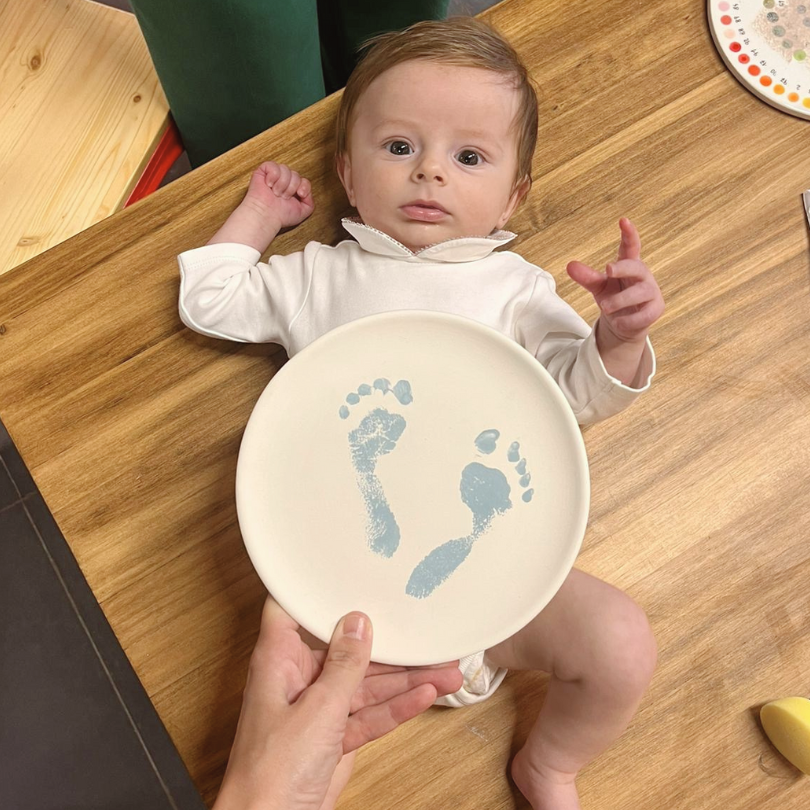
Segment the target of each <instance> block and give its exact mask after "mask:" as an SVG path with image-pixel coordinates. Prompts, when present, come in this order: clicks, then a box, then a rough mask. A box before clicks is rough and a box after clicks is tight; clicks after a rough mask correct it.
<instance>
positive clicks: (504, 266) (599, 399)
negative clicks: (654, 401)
mask: <svg viewBox="0 0 810 810" xmlns="http://www.w3.org/2000/svg"><path fill="white" fill-rule="evenodd" d="M343 226H344V228H346V230H347V231H348V232H349V233H350V234H351V235H352V236H353V237H354V238H355V240H357V241H353V240H346V241H344V242H340V243H339V244H338V245H336V246H334V247H331V246H329V245H324V244H321V243H320V242H310V243H309V244H307V245H306V247H305V248H304V249H303V250H302V251H299V252H297V253H292V254H290V255H288V256H278V255H272V256H270V258H269V260H268V262H267V263H263V262H261V261H260V259H261V256H260V254H259V251H258V250H256V249H255V248H252V247H249V246H247V245H241V244H235V243H226V244H215V245H208V246H206V247H201V248H197V249H195V250H189V251H186V252H185V253H182V254H180V256H179V257H178V262H179V264H180V274H181V282H180V306H179V308H180V317H181V318H182V320H183V323H185V324H186V325H187V326H189V327H190V328H191V329H194V330H195V331H197V332H201V333H202V334H204V335H210V336H212V337H217V338H225V339H227V340H236V341H241V342H250V343H278V344H281V345H282V346H283V347H284V348H285V349H286V350H287V353H288V355H289V356H291V357H292V356H293V355H294V354H296V353H297V352H298V351H300V350H301V349H303V348H304V347H305V346H307V345H308V344H309V343H311V342H312V341H313V340H315V339H316V338H318V337H320V336H321V335H323V334H325V333H326V332H328V331H329V330H331V329H334V328H336V327H338V326H341V325H343V324H344V323H348V322H349V321H353V320H356V319H358V318H362V317H365V316H367V315H374V314H377V313H381V312H391V311H395V310H409V309H417V310H429V311H433V312H445V313H448V314H451V315H461V316H463V317H467V318H471V319H473V320H475V321H478V322H479V323H482V324H485V325H486V326H490V327H492V328H493V329H497V330H498V331H499V332H501V333H502V334H504V335H506V336H507V337H509V338H511V339H512V340H515V341H516V342H517V343H519V344H520V345H521V346H523V347H524V348H525V349H527V350H528V351H530V352H531V353H532V354H533V355H534V356H535V357H536V358H537V359H538V360H539V361H540V362H541V363H542V364H543V366H545V368H546V370H547V371H548V372H549V373H550V374H551V376H552V377H553V378H554V379H555V380H556V382H557V384H558V385H559V387H560V389H561V390H562V392H563V394H564V395H565V397H566V399H567V400H568V402H569V404H570V405H571V408H572V410H573V412H574V414H575V416H576V418H577V421H578V422H579V423H580V424H588V423H591V422H596V421H599V420H601V419H606V418H607V417H609V416H612V415H614V414H616V413H618V412H619V411H621V410H623V409H624V408H626V407H627V406H628V405H630V404H632V402H634V401H635V399H636V398H637V397H638V395H639V394H641V393H642V392H643V391H645V390H647V388H649V385H650V382H651V380H652V377H653V374H654V373H655V355H654V354H653V350H652V346H651V345H650V343H649V341H647V347H646V348H645V351H644V355H643V357H642V360H641V363H640V367H639V372H638V375H637V377H636V379H635V380H634V381H633V382H634V385H633V386H628V385H624V384H623V383H622V382H620V381H619V380H617V379H615V378H614V377H611V376H610V375H609V374H608V373H607V371H606V369H605V367H604V364H603V363H602V359H601V357H600V356H599V352H598V350H597V347H596V338H595V334H594V330H593V329H592V328H591V327H589V326H588V324H587V323H586V322H585V321H584V320H583V319H582V318H581V317H580V316H579V315H578V314H577V313H576V312H575V311H574V310H573V309H572V308H571V307H570V306H569V305H568V304H567V303H566V302H565V301H563V300H562V299H561V298H560V297H559V296H558V295H557V294H556V292H555V284H554V279H553V278H552V277H551V276H550V275H549V274H548V273H547V272H545V270H541V269H540V268H539V267H536V266H534V265H532V264H530V263H529V262H527V261H526V260H525V259H523V258H522V257H521V256H519V255H518V254H516V253H512V252H511V251H501V252H498V253H495V252H494V250H495V248H498V247H501V246H502V245H505V244H506V243H507V242H510V241H511V240H512V239H514V238H515V234H513V233H509V232H508V231H496V232H495V233H493V234H492V235H491V236H488V237H464V238H461V239H450V240H448V241H446V242H440V243H439V244H437V245H431V246H429V247H426V248H424V249H423V250H420V251H418V252H417V253H413V252H412V251H411V250H409V249H408V248H407V247H405V246H404V245H402V244H400V243H399V242H397V241H396V240H395V239H392V238H391V237H390V236H388V235H387V234H384V233H382V232H381V231H378V230H375V229H374V228H370V227H368V226H367V225H364V224H362V223H360V222H357V221H355V220H350V219H344V220H343ZM461 668H462V671H463V672H464V674H465V679H464V687H463V688H462V690H460V692H458V693H456V694H455V695H450V696H448V697H447V698H442V699H440V700H439V702H440V703H443V704H444V705H450V706H459V705H468V704H470V703H475V702H478V701H480V700H483V699H485V698H486V697H488V696H489V695H491V694H492V693H493V692H494V691H495V689H497V687H498V686H499V685H500V683H501V681H502V680H503V678H504V676H505V674H506V671H505V670H498V669H497V668H494V667H492V666H491V665H490V664H489V663H488V662H487V661H486V660H485V657H484V654H483V653H479V654H478V655H475V656H468V657H467V658H465V659H464V660H463V662H462V666H461Z"/></svg>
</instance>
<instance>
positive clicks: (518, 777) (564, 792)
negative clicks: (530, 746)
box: [512, 749, 582, 810]
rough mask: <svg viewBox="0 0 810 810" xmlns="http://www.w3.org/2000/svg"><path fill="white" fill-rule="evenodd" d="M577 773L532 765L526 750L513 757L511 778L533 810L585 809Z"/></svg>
mask: <svg viewBox="0 0 810 810" xmlns="http://www.w3.org/2000/svg"><path fill="white" fill-rule="evenodd" d="M576 776H577V775H576V774H575V773H563V772H562V771H555V770H553V769H552V768H547V767H542V766H539V767H538V766H534V765H532V764H531V763H530V762H529V757H528V755H527V753H526V750H525V749H521V750H520V751H518V752H517V754H516V755H515V758H514V759H513V760H512V779H513V780H514V782H515V784H516V785H517V787H518V790H520V792H521V793H522V794H523V795H524V796H525V797H526V800H527V801H528V802H529V804H530V805H531V806H532V808H533V810H582V805H581V804H580V803H579V794H578V793H577V788H576V784H575V781H574V780H575V779H576Z"/></svg>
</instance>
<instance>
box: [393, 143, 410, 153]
mask: <svg viewBox="0 0 810 810" xmlns="http://www.w3.org/2000/svg"><path fill="white" fill-rule="evenodd" d="M387 149H388V151H389V152H390V153H391V154H392V155H410V154H411V147H410V145H409V144H407V143H405V141H391V143H389V144H388V145H387Z"/></svg>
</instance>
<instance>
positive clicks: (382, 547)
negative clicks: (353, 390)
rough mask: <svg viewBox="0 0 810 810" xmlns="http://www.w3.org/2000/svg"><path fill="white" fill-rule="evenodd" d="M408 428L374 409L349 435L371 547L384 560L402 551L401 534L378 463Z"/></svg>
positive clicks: (398, 417)
mask: <svg viewBox="0 0 810 810" xmlns="http://www.w3.org/2000/svg"><path fill="white" fill-rule="evenodd" d="M375 385H376V383H375ZM406 424H407V423H406V422H405V420H404V419H403V418H402V416H400V415H399V414H392V413H389V412H388V411H386V410H385V408H375V409H374V410H373V411H371V412H370V413H369V414H367V415H366V416H365V417H364V418H363V420H362V421H361V422H360V424H359V425H358V426H357V427H356V428H355V429H354V430H352V431H351V432H350V433H349V448H350V449H351V453H352V463H353V464H354V468H355V470H356V471H357V483H358V486H359V487H360V492H361V494H362V495H363V500H364V501H365V505H366V512H367V514H368V526H367V537H368V543H369V546H370V547H371V550H372V551H374V552H375V553H377V554H381V555H382V556H384V557H391V556H393V554H394V552H395V551H396V550H397V548H398V547H399V540H400V532H399V526H398V525H397V522H396V519H395V518H394V514H393V512H392V511H391V507H390V506H389V505H388V501H387V500H386V497H385V493H384V492H383V489H382V484H380V481H379V479H378V478H377V475H376V467H377V459H378V458H380V456H384V455H387V454H388V453H390V452H391V451H392V450H393V449H394V448H395V447H396V445H397V441H398V440H399V438H400V436H402V432H403V431H404V430H405V426H406Z"/></svg>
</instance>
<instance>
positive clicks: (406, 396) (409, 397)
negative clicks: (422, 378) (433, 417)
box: [391, 380, 413, 405]
mask: <svg viewBox="0 0 810 810" xmlns="http://www.w3.org/2000/svg"><path fill="white" fill-rule="evenodd" d="M391 390H392V391H393V392H394V396H395V397H396V398H397V399H398V400H399V402H400V404H401V405H410V404H411V403H412V402H413V394H412V393H411V384H410V383H409V382H408V381H407V380H400V381H399V382H398V383H397V384H396V385H395V386H394V387H393V388H392V389H391Z"/></svg>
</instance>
